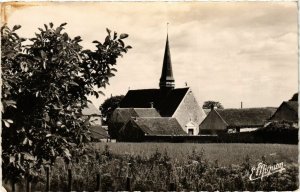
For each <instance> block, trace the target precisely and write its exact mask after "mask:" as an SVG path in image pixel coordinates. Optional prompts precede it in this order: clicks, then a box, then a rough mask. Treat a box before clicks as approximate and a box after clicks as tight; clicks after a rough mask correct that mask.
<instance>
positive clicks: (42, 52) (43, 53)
mask: <svg viewBox="0 0 300 192" xmlns="http://www.w3.org/2000/svg"><path fill="white" fill-rule="evenodd" d="M41 56H42V58H43V59H47V54H46V53H45V51H43V50H41Z"/></svg>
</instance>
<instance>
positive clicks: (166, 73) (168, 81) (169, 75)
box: [159, 34, 175, 89]
mask: <svg viewBox="0 0 300 192" xmlns="http://www.w3.org/2000/svg"><path fill="white" fill-rule="evenodd" d="M159 87H160V88H170V89H173V88H174V87H175V80H174V77H173V70H172V62H171V53H170V47H169V37H168V34H167V41H166V47H165V54H164V61H163V67H162V72H161V77H160V82H159Z"/></svg>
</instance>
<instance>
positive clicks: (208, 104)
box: [202, 101, 224, 109]
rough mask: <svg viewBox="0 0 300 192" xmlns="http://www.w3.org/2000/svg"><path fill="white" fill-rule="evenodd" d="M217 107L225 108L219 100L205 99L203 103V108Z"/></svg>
mask: <svg viewBox="0 0 300 192" xmlns="http://www.w3.org/2000/svg"><path fill="white" fill-rule="evenodd" d="M213 107H216V108H217V109H224V107H223V105H222V104H221V103H220V102H219V101H205V102H204V103H203V105H202V109H211V108H213Z"/></svg>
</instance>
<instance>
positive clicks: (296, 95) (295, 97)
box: [289, 93, 298, 101]
mask: <svg viewBox="0 0 300 192" xmlns="http://www.w3.org/2000/svg"><path fill="white" fill-rule="evenodd" d="M289 101H298V93H295V94H294V95H293V97H292V98H291V99H290V100H289Z"/></svg>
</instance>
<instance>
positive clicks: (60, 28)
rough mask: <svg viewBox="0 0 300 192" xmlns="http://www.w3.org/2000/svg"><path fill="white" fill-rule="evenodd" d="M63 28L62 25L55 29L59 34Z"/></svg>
mask: <svg viewBox="0 0 300 192" xmlns="http://www.w3.org/2000/svg"><path fill="white" fill-rule="evenodd" d="M62 30H63V28H62V27H57V28H56V30H55V33H56V34H59V33H60V32H61V31H62Z"/></svg>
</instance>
